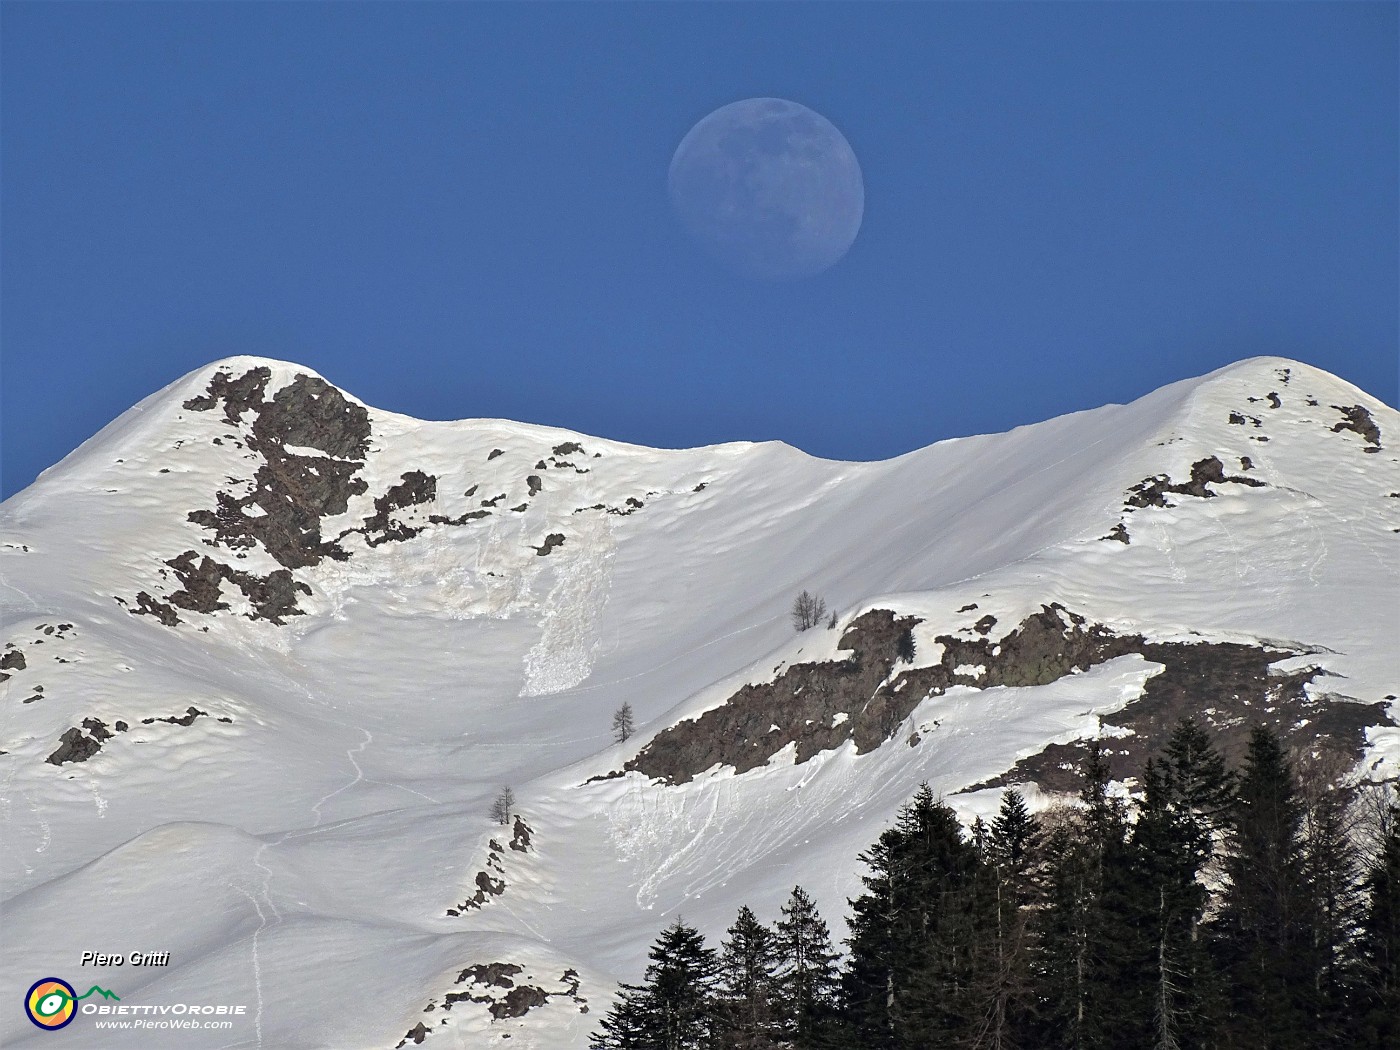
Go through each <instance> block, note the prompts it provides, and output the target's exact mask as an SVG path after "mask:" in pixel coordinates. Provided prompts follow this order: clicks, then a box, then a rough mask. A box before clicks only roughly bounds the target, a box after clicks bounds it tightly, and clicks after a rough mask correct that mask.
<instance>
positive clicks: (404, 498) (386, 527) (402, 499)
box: [341, 470, 446, 547]
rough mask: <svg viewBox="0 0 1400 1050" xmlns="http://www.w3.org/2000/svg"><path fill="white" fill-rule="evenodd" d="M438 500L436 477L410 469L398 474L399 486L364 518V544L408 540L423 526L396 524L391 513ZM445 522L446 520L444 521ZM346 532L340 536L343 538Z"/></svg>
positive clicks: (377, 502) (379, 498) (379, 501)
mask: <svg viewBox="0 0 1400 1050" xmlns="http://www.w3.org/2000/svg"><path fill="white" fill-rule="evenodd" d="M435 499H437V478H435V477H433V475H431V474H425V473H423V472H422V471H421V470H411V471H409V472H408V473H407V474H401V475H399V484H397V485H394V486H393V487H391V488H390V489H389V491H388V492H386V493H384V495H382V496H379V497H377V498H376V499H375V501H374V513H373V514H372V515H371V516H370V517H368V518H366V519H365V527H364V529H363V530H362V531H363V532H364V535H365V541H366V542H367V543H368V544H369V545H370V546H371V547H377V546H379V545H380V544H381V543H388V542H390V541H391V540H411V539H412V538H413V537H414V536H417V535H418V534H419V533H420V532H422V531H423V526H419V527H418V528H413V527H411V526H408V525H405V524H403V523H402V522H400V521H397V520H396V519H395V518H394V517H393V514H394V511H396V510H403V509H404V508H406V507H414V506H418V505H420V504H423V503H431V502H432V501H433V500H435ZM443 520H444V521H446V519H443ZM346 535H348V533H341V536H346Z"/></svg>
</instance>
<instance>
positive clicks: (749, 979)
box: [716, 905, 785, 1050]
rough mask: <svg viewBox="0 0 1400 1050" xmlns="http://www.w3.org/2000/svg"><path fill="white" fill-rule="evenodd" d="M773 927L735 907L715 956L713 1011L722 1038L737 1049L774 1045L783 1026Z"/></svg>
mask: <svg viewBox="0 0 1400 1050" xmlns="http://www.w3.org/2000/svg"><path fill="white" fill-rule="evenodd" d="M777 969H778V957H777V950H776V945H775V943H774V936H773V931H772V930H770V929H769V928H768V927H767V926H764V925H763V924H762V923H761V922H759V921H758V919H757V918H756V917H755V916H754V913H753V912H752V911H750V910H749V908H748V906H747V905H745V906H744V907H742V908H740V909H739V916H738V918H737V919H735V920H734V925H732V926H730V927H729V932H728V933H727V934H726V937H725V941H724V948H723V951H722V953H721V955H720V960H719V978H720V987H719V996H718V998H719V1003H718V1009H717V1011H716V1012H717V1014H718V1017H719V1021H720V1031H721V1036H722V1041H723V1043H724V1045H725V1046H726V1047H733V1048H735V1050H776V1048H777V1047H778V1046H779V1043H778V1039H779V1038H780V1037H781V1036H782V1035H783V1034H784V1032H783V1030H784V1028H785V1025H784V1023H783V1021H784V1018H783V1014H782V1009H781V1007H780V1005H779V1000H778V975H777Z"/></svg>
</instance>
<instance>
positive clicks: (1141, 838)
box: [1129, 756, 1213, 1050]
mask: <svg viewBox="0 0 1400 1050" xmlns="http://www.w3.org/2000/svg"><path fill="white" fill-rule="evenodd" d="M1173 772H1174V771H1173V763H1172V760H1171V758H1170V756H1168V757H1167V758H1165V759H1164V760H1163V762H1162V763H1161V765H1159V764H1158V763H1157V762H1155V761H1152V760H1149V761H1148V763H1147V767H1146V769H1145V770H1144V771H1143V786H1144V795H1143V799H1142V802H1141V804H1140V806H1139V813H1138V819H1137V823H1136V824H1135V825H1134V827H1133V835H1132V843H1133V862H1134V865H1135V879H1134V881H1133V886H1134V889H1135V893H1134V895H1133V897H1132V900H1131V909H1132V910H1131V914H1130V916H1129V918H1130V926H1131V928H1132V931H1133V934H1134V935H1135V937H1136V938H1137V939H1138V943H1137V944H1136V945H1135V955H1134V957H1135V958H1136V959H1137V960H1138V962H1139V963H1140V964H1141V965H1142V967H1143V972H1141V973H1140V974H1135V975H1134V979H1135V980H1136V981H1138V982H1139V983H1140V985H1141V987H1142V989H1143V992H1144V998H1143V1000H1142V1001H1141V1003H1140V1004H1139V1005H1140V1009H1141V1011H1142V1012H1141V1014H1140V1016H1139V1017H1138V1018H1136V1024H1137V1027H1138V1030H1139V1032H1141V1033H1144V1037H1146V1034H1149V1033H1150V1038H1151V1042H1150V1044H1148V1045H1150V1046H1152V1047H1153V1048H1154V1050H1184V1048H1190V1047H1197V1046H1200V1045H1202V1043H1203V1040H1204V1039H1205V1037H1206V1033H1207V1031H1208V1027H1209V1026H1208V1016H1209V1009H1208V1003H1209V1001H1210V992H1211V989H1212V987H1213V985H1212V981H1211V973H1212V971H1211V967H1210V966H1209V961H1208V959H1207V957H1206V954H1205V952H1204V948H1203V944H1202V941H1201V939H1200V938H1199V936H1198V935H1197V929H1198V927H1199V924H1200V922H1201V918H1202V916H1203V915H1204V913H1205V908H1206V904H1207V900H1208V894H1207V891H1206V888H1205V886H1204V884H1203V883H1202V882H1201V881H1199V877H1200V874H1201V870H1200V869H1201V866H1202V865H1204V864H1205V862H1206V860H1207V859H1208V857H1209V855H1210V852H1211V849H1212V846H1211V841H1212V839H1211V834H1210V832H1209V829H1207V828H1204V826H1202V825H1198V824H1196V823H1195V821H1194V818H1193V816H1192V812H1191V810H1190V807H1189V806H1188V805H1187V804H1186V803H1185V801H1184V799H1183V797H1182V795H1181V793H1180V785H1181V784H1182V781H1179V780H1178V779H1177V778H1176V777H1175V776H1174V775H1173Z"/></svg>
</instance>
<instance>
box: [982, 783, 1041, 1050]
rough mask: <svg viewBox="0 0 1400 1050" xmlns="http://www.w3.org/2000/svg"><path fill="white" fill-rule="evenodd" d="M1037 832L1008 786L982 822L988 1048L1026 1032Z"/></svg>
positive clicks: (1000, 1047)
mask: <svg viewBox="0 0 1400 1050" xmlns="http://www.w3.org/2000/svg"><path fill="white" fill-rule="evenodd" d="M979 819H980V818H979ZM1038 838H1039V822H1038V821H1037V820H1036V818H1035V817H1034V816H1032V815H1031V812H1030V810H1029V809H1028V808H1027V807H1026V800H1025V798H1024V797H1023V796H1022V795H1021V793H1020V792H1019V791H1016V790H1014V789H1008V790H1007V791H1006V792H1004V793H1003V794H1002V797H1001V809H1000V811H999V812H998V813H997V816H996V818H995V819H994V820H993V821H992V823H991V826H990V827H989V828H988V831H987V844H986V849H985V857H986V859H987V862H988V864H989V865H990V866H991V869H992V871H993V873H994V876H995V887H996V889H995V892H996V908H995V915H996V927H995V931H994V934H995V941H994V946H993V973H994V977H995V983H994V985H993V988H992V996H991V1003H990V1009H989V1011H988V1013H987V1015H986V1018H985V1024H984V1029H983V1031H984V1035H985V1038H984V1039H983V1045H985V1046H986V1047H988V1048H989V1050H1005V1048H1008V1047H1013V1046H1019V1045H1021V1044H1022V1042H1023V1040H1025V1039H1026V1038H1027V1037H1028V1035H1029V1026H1030V1022H1031V1015H1032V1013H1033V1010H1034V1002H1033V999H1034V996H1033V986H1032V982H1031V974H1030V957H1029V933H1028V922H1029V918H1030V910H1029V905H1030V903H1031V901H1032V898H1033V892H1034V887H1033V884H1032V877H1031V876H1032V866H1033V864H1034V861H1035V854H1034V851H1035V849H1036V846H1037V842H1038Z"/></svg>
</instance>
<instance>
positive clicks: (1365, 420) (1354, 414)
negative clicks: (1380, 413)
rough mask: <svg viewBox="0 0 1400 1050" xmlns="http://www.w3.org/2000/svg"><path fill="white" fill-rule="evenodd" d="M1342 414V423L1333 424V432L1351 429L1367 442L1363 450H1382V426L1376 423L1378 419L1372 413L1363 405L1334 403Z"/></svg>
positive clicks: (1337, 432)
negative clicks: (1372, 416)
mask: <svg viewBox="0 0 1400 1050" xmlns="http://www.w3.org/2000/svg"><path fill="white" fill-rule="evenodd" d="M1332 407H1333V408H1335V409H1336V410H1337V411H1338V412H1340V413H1341V414H1342V420H1341V422H1340V423H1334V424H1332V433H1334V434H1340V433H1341V432H1342V431H1343V430H1349V431H1351V432H1352V433H1353V434H1357V435H1359V436H1360V437H1361V439H1362V440H1363V441H1365V442H1366V447H1365V448H1364V449H1362V451H1363V452H1379V451H1380V450H1381V428H1380V427H1379V426H1377V425H1376V421H1375V420H1374V419H1372V418H1371V413H1370V412H1369V411H1367V409H1366V408H1365V407H1364V406H1362V405H1333V406H1332Z"/></svg>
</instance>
